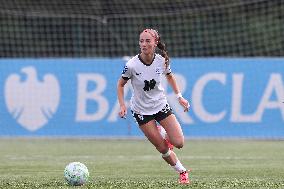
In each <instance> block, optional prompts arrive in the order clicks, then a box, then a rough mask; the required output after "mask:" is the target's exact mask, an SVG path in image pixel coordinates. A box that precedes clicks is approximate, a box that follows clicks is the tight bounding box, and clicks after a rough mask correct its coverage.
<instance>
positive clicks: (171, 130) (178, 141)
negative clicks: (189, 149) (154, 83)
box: [159, 114, 190, 184]
mask: <svg viewBox="0 0 284 189" xmlns="http://www.w3.org/2000/svg"><path fill="white" fill-rule="evenodd" d="M159 123H160V124H161V125H162V127H163V128H164V129H165V131H166V133H167V136H168V137H169V141H170V143H172V144H173V145H174V146H175V147H176V148H179V149H180V148H182V147H183V145H184V136H183V132H182V129H181V127H180V124H179V122H178V121H177V119H176V117H175V115H174V114H170V115H168V116H167V117H166V118H164V119H162V120H161V121H159ZM172 153H174V152H172ZM175 156H176V155H175ZM176 157H177V156H176ZM172 167H173V169H174V170H176V171H177V172H178V173H179V174H180V178H179V183H181V184H188V183H190V180H189V178H188V173H189V172H190V170H187V169H186V168H185V167H184V166H183V165H182V164H181V162H180V161H179V160H178V159H177V162H176V164H175V165H172Z"/></svg>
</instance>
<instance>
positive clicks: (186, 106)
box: [166, 73, 190, 112]
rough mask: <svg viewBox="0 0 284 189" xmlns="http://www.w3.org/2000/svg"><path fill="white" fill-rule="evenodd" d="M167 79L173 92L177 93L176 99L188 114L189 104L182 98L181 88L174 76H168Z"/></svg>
mask: <svg viewBox="0 0 284 189" xmlns="http://www.w3.org/2000/svg"><path fill="white" fill-rule="evenodd" d="M166 78H167V81H168V83H169V84H170V85H171V87H172V89H173V91H174V92H175V94H176V97H177V99H178V101H179V104H180V105H181V106H182V107H183V108H184V111H185V112H187V111H188V110H189V107H190V105H189V102H188V101H187V100H186V99H185V98H184V97H183V96H182V94H181V92H180V90H179V87H178V85H177V82H176V79H175V76H174V74H173V73H169V74H166Z"/></svg>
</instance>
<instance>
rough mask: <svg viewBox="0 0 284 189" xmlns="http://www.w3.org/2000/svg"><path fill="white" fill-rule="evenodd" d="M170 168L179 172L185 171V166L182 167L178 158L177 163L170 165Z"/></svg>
mask: <svg viewBox="0 0 284 189" xmlns="http://www.w3.org/2000/svg"><path fill="white" fill-rule="evenodd" d="M172 168H173V169H174V170H175V171H177V172H179V173H182V172H185V171H186V168H184V166H183V165H182V164H181V162H180V161H179V160H178V161H177V163H176V164H175V165H174V166H172Z"/></svg>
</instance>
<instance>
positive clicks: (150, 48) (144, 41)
mask: <svg viewBox="0 0 284 189" xmlns="http://www.w3.org/2000/svg"><path fill="white" fill-rule="evenodd" d="M139 46H140V49H141V52H142V53H143V54H145V55H149V54H153V53H154V51H155V48H156V46H157V45H156V42H155V39H154V37H153V36H152V35H151V34H150V33H149V32H142V33H141V34H140V38H139Z"/></svg>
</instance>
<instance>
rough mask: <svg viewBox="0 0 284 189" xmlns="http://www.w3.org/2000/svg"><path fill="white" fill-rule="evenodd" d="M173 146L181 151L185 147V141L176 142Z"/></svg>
mask: <svg viewBox="0 0 284 189" xmlns="http://www.w3.org/2000/svg"><path fill="white" fill-rule="evenodd" d="M173 145H174V146H175V147H176V148H178V149H180V148H182V147H183V145H184V141H183V140H179V141H176V142H175V143H174V144H173Z"/></svg>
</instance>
